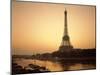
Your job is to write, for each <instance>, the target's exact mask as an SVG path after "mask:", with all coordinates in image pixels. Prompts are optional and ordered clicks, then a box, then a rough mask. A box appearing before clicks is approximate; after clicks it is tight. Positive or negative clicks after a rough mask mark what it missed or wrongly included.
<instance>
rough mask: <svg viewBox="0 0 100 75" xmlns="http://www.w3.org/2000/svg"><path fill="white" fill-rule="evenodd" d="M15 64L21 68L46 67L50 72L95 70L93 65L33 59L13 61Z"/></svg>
mask: <svg viewBox="0 0 100 75" xmlns="http://www.w3.org/2000/svg"><path fill="white" fill-rule="evenodd" d="M14 62H15V63H17V64H19V65H21V66H22V67H28V65H29V64H35V65H39V66H41V67H46V68H47V69H48V70H50V71H65V70H82V69H95V67H96V66H95V64H86V63H85V64H82V63H73V64H72V63H63V64H62V63H61V62H58V61H55V62H53V61H47V60H46V61H44V60H43V61H42V60H36V59H35V60H33V59H15V60H14Z"/></svg>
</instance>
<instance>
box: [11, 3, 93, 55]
mask: <svg viewBox="0 0 100 75" xmlns="http://www.w3.org/2000/svg"><path fill="white" fill-rule="evenodd" d="M65 8H66V10H67V12H68V14H67V15H68V17H67V19H68V33H69V36H70V40H71V44H72V45H73V46H74V48H85V49H86V48H95V6H80V5H64V4H51V3H34V2H13V3H12V53H13V54H33V53H44V52H53V51H56V50H58V48H59V46H60V45H61V42H62V36H63V31H64V30H63V29H64V10H65Z"/></svg>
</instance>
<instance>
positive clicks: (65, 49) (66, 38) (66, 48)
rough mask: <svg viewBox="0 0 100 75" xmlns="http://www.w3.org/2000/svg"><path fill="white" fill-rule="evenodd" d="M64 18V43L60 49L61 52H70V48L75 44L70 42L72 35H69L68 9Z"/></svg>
mask: <svg viewBox="0 0 100 75" xmlns="http://www.w3.org/2000/svg"><path fill="white" fill-rule="evenodd" d="M64 15H65V17H64V19H65V21H64V22H65V23H64V35H63V37H62V43H61V46H60V47H59V51H60V52H69V51H70V50H72V48H73V46H72V45H71V43H70V37H69V35H68V28H67V26H68V25H67V11H66V9H65V12H64Z"/></svg>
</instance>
